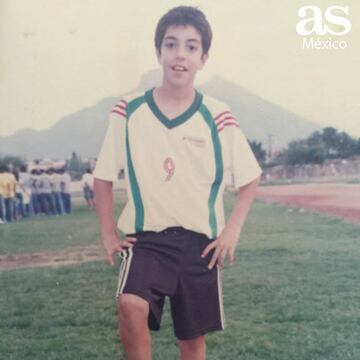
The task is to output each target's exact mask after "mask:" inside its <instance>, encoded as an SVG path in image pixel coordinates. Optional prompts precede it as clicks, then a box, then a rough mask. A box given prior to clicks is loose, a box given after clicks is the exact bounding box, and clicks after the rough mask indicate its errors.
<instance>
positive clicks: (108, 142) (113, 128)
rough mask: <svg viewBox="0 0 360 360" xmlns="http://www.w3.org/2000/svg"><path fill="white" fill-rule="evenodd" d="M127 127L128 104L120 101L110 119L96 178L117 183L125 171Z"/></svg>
mask: <svg viewBox="0 0 360 360" xmlns="http://www.w3.org/2000/svg"><path fill="white" fill-rule="evenodd" d="M125 126H126V103H125V101H123V100H122V101H120V102H119V104H117V105H116V106H115V107H114V108H113V110H112V112H111V114H110V118H109V125H108V128H107V131H106V134H105V138H104V141H103V144H102V147H101V150H100V153H99V156H98V159H97V162H96V167H95V170H94V173H93V175H94V178H97V179H101V180H106V181H116V180H117V179H118V174H119V172H120V170H122V169H124V158H125V154H124V150H125V147H124V137H125Z"/></svg>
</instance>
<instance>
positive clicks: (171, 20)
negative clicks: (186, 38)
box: [155, 6, 212, 54]
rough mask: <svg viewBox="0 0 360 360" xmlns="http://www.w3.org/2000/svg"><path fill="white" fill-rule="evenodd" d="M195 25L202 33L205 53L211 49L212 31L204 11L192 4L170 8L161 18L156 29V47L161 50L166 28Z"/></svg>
mask: <svg viewBox="0 0 360 360" xmlns="http://www.w3.org/2000/svg"><path fill="white" fill-rule="evenodd" d="M181 25H182V26H186V25H191V26H193V27H194V28H195V29H196V30H197V31H198V32H199V33H200V35H201V45H202V50H203V54H207V53H208V52H209V49H210V45H211V39H212V31H211V27H210V24H209V22H208V21H207V19H206V17H205V15H204V13H203V12H201V11H200V10H198V9H197V8H195V7H192V6H178V7H175V8H173V9H171V10H169V11H168V12H167V13H166V14H165V15H163V17H162V18H161V19H160V20H159V22H158V24H157V27H156V31H155V47H156V49H157V50H158V51H159V52H160V49H161V44H162V41H163V39H164V35H165V32H166V30H167V29H168V28H169V27H170V26H181Z"/></svg>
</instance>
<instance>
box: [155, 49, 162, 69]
mask: <svg viewBox="0 0 360 360" xmlns="http://www.w3.org/2000/svg"><path fill="white" fill-rule="evenodd" d="M155 53H156V58H157V61H158V63H159V64H160V65H161V62H160V58H161V51H160V49H158V48H156V49H155Z"/></svg>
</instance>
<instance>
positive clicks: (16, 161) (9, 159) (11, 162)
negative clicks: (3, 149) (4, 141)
mask: <svg viewBox="0 0 360 360" xmlns="http://www.w3.org/2000/svg"><path fill="white" fill-rule="evenodd" d="M0 165H1V166H13V167H16V168H19V167H20V166H22V165H26V163H25V161H24V160H23V159H22V158H20V157H18V156H14V155H5V156H2V155H0Z"/></svg>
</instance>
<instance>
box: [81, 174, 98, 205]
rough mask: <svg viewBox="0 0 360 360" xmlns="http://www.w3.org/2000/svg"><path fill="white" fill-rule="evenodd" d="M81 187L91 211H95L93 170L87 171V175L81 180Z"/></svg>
mask: <svg viewBox="0 0 360 360" xmlns="http://www.w3.org/2000/svg"><path fill="white" fill-rule="evenodd" d="M81 185H82V188H83V191H84V198H85V200H86V203H87V206H88V208H89V209H95V201H94V177H93V174H92V171H91V169H86V173H85V174H84V175H83V177H82V179H81Z"/></svg>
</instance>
